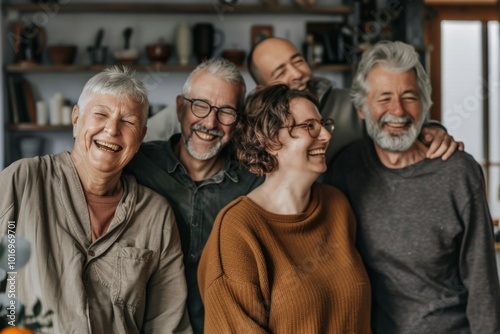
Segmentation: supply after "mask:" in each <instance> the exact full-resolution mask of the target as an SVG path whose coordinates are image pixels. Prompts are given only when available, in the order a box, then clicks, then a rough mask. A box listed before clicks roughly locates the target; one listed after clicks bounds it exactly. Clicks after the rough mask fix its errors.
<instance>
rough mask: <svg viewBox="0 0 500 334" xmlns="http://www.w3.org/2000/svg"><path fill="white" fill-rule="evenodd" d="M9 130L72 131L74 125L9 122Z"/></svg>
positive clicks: (7, 127)
mask: <svg viewBox="0 0 500 334" xmlns="http://www.w3.org/2000/svg"><path fill="white" fill-rule="evenodd" d="M6 129H7V131H26V132H32V131H51V132H52V131H70V130H72V129H73V126H72V125H37V124H31V123H20V124H9V125H7V126H6Z"/></svg>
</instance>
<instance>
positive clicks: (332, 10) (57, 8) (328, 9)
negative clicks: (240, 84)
mask: <svg viewBox="0 0 500 334" xmlns="http://www.w3.org/2000/svg"><path fill="white" fill-rule="evenodd" d="M44 8H47V9H50V10H51V11H53V12H100V13H110V14H111V13H117V14H120V13H170V14H176V13H190V14H196V13H199V14H214V15H221V14H298V15H300V14H304V13H309V14H350V13H351V12H352V7H351V6H339V5H337V6H307V7H299V6H265V5H223V4H215V3H214V4H213V5H169V4H156V3H155V4H148V3H144V4H84V3H81V4H78V3H68V4H55V5H54V4H50V5H43V4H42V5H40V4H17V5H16V4H5V5H3V9H4V11H19V12H37V11H40V10H43V9H44Z"/></svg>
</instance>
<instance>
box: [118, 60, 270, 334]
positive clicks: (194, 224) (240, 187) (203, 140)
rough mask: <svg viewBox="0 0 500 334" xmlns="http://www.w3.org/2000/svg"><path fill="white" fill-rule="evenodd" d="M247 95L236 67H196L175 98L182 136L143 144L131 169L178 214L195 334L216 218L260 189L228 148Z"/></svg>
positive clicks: (213, 62) (218, 64) (219, 64)
mask: <svg viewBox="0 0 500 334" xmlns="http://www.w3.org/2000/svg"><path fill="white" fill-rule="evenodd" d="M245 91H246V87H245V82H244V80H243V78H242V76H241V73H240V72H239V70H238V69H237V68H236V66H234V65H233V64H232V63H230V62H228V61H226V60H224V59H221V58H214V59H209V60H207V61H205V62H203V63H202V64H200V65H198V67H196V68H195V69H194V70H193V71H192V72H191V74H190V75H189V77H188V78H187V80H186V82H185V84H184V87H183V89H182V93H181V95H178V96H177V98H176V105H177V118H178V120H179V122H180V127H181V133H177V134H174V135H172V136H171V137H170V139H169V140H168V141H152V142H147V143H144V144H143V145H142V146H141V148H140V150H139V152H138V153H137V154H136V156H135V157H134V159H133V160H132V161H131V162H130V163H129V165H128V166H127V170H128V171H129V172H131V173H132V174H133V175H134V176H135V177H136V178H137V180H138V182H139V183H140V184H142V185H145V186H147V187H149V188H151V189H153V190H155V191H156V192H158V193H159V194H161V195H163V196H164V197H165V198H167V199H168V200H169V201H170V203H171V205H172V207H173V209H174V214H175V217H176V220H177V224H178V227H179V232H180V236H181V244H182V250H183V253H184V267H185V274H186V280H187V285H188V297H187V309H188V312H189V317H190V320H191V324H192V327H193V331H194V333H203V318H204V310H203V304H202V301H201V298H200V293H199V290H198V281H197V269H198V263H199V260H200V256H201V252H202V250H203V247H204V246H205V243H206V241H207V239H208V236H209V234H210V231H211V230H212V226H213V223H214V221H215V217H216V216H217V214H218V213H219V211H220V210H221V209H222V208H223V207H225V206H226V205H227V204H228V203H229V202H231V201H232V200H234V199H235V198H237V197H239V196H241V195H246V194H247V193H248V192H250V190H252V189H253V188H255V187H256V186H257V185H259V184H260V183H262V180H261V178H258V177H257V176H254V175H253V174H251V173H250V172H248V171H246V170H243V169H241V168H239V167H238V164H237V163H236V162H235V161H234V159H233V157H232V152H231V150H230V145H228V144H229V143H230V140H231V135H232V132H233V129H234V127H235V125H236V124H237V122H238V121H239V120H240V116H241V114H240V113H241V112H242V105H243V101H244V98H245Z"/></svg>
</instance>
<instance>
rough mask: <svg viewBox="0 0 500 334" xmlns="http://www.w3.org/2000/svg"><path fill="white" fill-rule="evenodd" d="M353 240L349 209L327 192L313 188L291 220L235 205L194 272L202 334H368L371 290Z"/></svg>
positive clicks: (244, 200) (243, 200)
mask: <svg viewBox="0 0 500 334" xmlns="http://www.w3.org/2000/svg"><path fill="white" fill-rule="evenodd" d="M355 234H356V222H355V218H354V215H353V213H352V211H351V208H350V206H349V203H348V202H347V200H346V198H345V197H344V195H343V194H342V193H341V192H340V191H339V190H337V189H335V188H333V187H331V186H328V185H323V184H314V185H313V188H312V192H311V201H310V204H309V206H308V208H307V209H306V210H305V212H303V213H300V214H296V215H278V214H273V213H270V212H267V211H265V210H263V209H262V208H261V207H259V206H258V205H256V204H255V203H254V202H253V201H251V200H250V199H249V198H248V197H245V196H242V197H240V198H238V199H236V200H234V201H233V202H231V203H230V204H229V205H227V206H226V207H225V208H224V209H223V210H222V211H221V212H220V213H219V215H218V217H217V220H216V222H215V225H214V228H213V230H212V233H211V235H210V238H209V239H208V242H207V244H206V246H205V248H204V251H203V254H202V257H201V262H200V265H199V269H198V281H199V286H200V292H201V296H202V298H203V303H204V305H205V333H218V334H219V333H238V334H239V333H252V334H257V333H287V334H289V333H293V334H307V333H342V334H344V333H349V334H350V333H370V332H371V331H370V306H371V305H370V304H371V290H370V284H369V281H368V276H367V274H366V272H365V269H364V267H363V264H362V261H361V258H360V256H359V254H358V252H357V250H356V249H355V247H354V242H355Z"/></svg>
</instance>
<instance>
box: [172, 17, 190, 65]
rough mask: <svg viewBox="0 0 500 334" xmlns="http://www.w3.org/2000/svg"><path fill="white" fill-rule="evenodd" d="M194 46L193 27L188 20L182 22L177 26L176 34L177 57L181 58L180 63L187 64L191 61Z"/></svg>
mask: <svg viewBox="0 0 500 334" xmlns="http://www.w3.org/2000/svg"><path fill="white" fill-rule="evenodd" d="M192 46H193V36H192V33H191V29H190V28H189V26H188V24H187V23H186V22H182V23H180V24H179V26H178V27H177V31H176V34H175V48H176V52H177V57H178V58H179V63H180V64H181V65H187V64H188V63H189V57H190V56H191V52H192Z"/></svg>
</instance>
